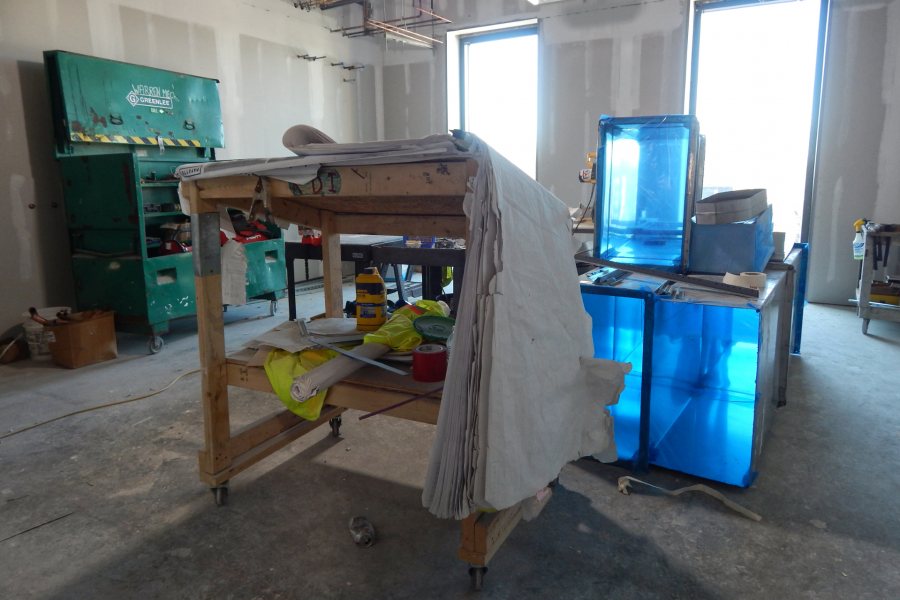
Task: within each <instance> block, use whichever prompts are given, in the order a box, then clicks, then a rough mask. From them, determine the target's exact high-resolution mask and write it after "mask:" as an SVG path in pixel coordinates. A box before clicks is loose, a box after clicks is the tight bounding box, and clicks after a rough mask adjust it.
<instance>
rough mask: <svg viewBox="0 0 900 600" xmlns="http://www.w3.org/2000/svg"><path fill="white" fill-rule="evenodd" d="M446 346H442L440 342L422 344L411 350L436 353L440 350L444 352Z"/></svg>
mask: <svg viewBox="0 0 900 600" xmlns="http://www.w3.org/2000/svg"><path fill="white" fill-rule="evenodd" d="M446 351H447V347H446V346H442V345H441V344H422V345H421V346H417V347H416V349H415V350H413V352H419V353H421V354H438V353H441V352H446Z"/></svg>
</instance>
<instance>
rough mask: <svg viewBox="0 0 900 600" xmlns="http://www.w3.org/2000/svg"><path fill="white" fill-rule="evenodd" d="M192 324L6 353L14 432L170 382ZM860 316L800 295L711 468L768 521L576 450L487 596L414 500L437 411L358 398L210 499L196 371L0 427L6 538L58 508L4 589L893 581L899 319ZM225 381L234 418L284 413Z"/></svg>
mask: <svg viewBox="0 0 900 600" xmlns="http://www.w3.org/2000/svg"><path fill="white" fill-rule="evenodd" d="M317 302H319V303H320V302H321V300H320V298H318V297H317V296H316V295H315V294H311V295H309V296H308V297H307V298H306V301H305V303H304V304H303V307H304V308H303V309H302V310H301V314H303V310H306V311H307V312H306V314H311V313H312V312H314V311H315V310H316V303H317ZM282 304H283V305H285V306H282V307H281V309H280V315H279V316H281V317H282V318H285V317H284V313H285V312H286V303H285V302H282ZM265 312H266V308H265V307H264V305H255V306H253V305H251V306H248V307H244V308H241V309H239V310H231V311H229V312H228V313H227V315H226V317H227V320H228V321H229V322H230V324H229V325H228V326H227V328H226V329H227V343H228V345H229V347H236V346H239V345H240V344H241V343H242V342H243V341H244V340H246V339H247V338H248V337H249V336H252V335H253V334H254V333H256V332H258V331H260V330H262V329H264V328H268V327H270V326H272V325H273V324H274V322H273V320H272V319H269V318H264V315H265ZM192 327H194V325H193V324H192V323H191V322H190V321H186V322H182V323H179V324H178V325H177V327H176V331H175V332H173V333H172V334H171V335H170V336H168V345H167V347H166V349H165V350H164V351H163V352H162V353H161V354H158V355H155V356H147V355H145V354H144V346H143V344H144V340H143V339H140V338H137V337H133V336H125V335H122V336H120V338H119V341H120V353H121V356H120V358H119V359H118V360H116V361H114V362H109V363H105V364H101V365H95V366H92V367H86V368H83V369H80V370H77V371H67V370H63V369H58V368H55V367H53V366H52V365H49V364H39V363H35V362H20V363H15V364H13V365H10V366H4V367H0V378H2V385H0V433H3V432H7V431H11V430H15V429H19V428H21V427H23V426H27V425H29V424H31V423H34V422H37V421H40V420H44V419H47V418H51V417H53V416H56V415H59V414H61V413H64V412H69V411H72V410H76V409H79V408H84V407H88V406H92V405H97V404H101V403H104V402H109V401H113V400H117V399H122V398H126V397H134V396H136V395H140V394H142V393H146V392H147V391H150V390H153V389H158V388H159V387H162V386H163V385H165V384H166V383H168V382H169V381H170V380H171V379H172V378H173V377H175V376H176V375H178V374H179V373H183V372H185V371H188V370H190V369H193V368H195V367H196V365H197V351H196V344H195V338H194V335H193V331H194V330H193V329H192ZM870 332H871V334H872V335H870V336H868V337H863V336H862V335H861V333H860V322H859V320H858V319H857V318H856V317H855V316H854V314H853V313H852V312H850V311H848V310H846V309H839V308H834V307H825V306H810V307H808V310H807V318H806V324H805V328H804V339H803V355H802V357H799V358H794V359H793V362H792V367H791V378H790V390H789V404H788V406H787V407H785V408H783V409H780V411H779V414H778V415H777V418H776V421H775V424H774V427H773V429H772V431H771V432H770V435H769V437H768V441H767V448H766V450H765V453H764V457H763V460H762V465H761V473H760V476H759V478H758V479H757V481H756V483H755V485H754V486H753V487H752V488H750V489H748V490H740V489H736V488H731V487H729V486H724V485H715V487H716V488H718V489H720V490H722V491H723V492H725V493H727V494H728V495H729V496H730V497H731V498H733V499H734V500H736V501H737V502H739V503H741V504H743V505H745V506H746V507H748V508H750V509H752V510H754V511H756V512H758V513H760V514H761V515H763V521H762V522H760V523H756V522H753V521H750V520H748V519H745V518H743V517H740V516H738V515H737V514H735V513H733V512H730V511H728V510H727V509H725V508H724V507H723V506H722V505H721V504H719V503H718V502H716V501H715V500H713V499H711V498H709V497H706V496H702V495H689V496H686V497H681V498H678V499H674V498H668V497H664V496H658V495H652V494H648V493H646V492H643V491H638V492H637V493H635V494H632V495H630V496H624V495H621V494H619V493H617V491H616V478H617V477H618V476H620V475H622V474H623V473H624V471H622V470H621V469H618V468H615V467H611V466H606V465H601V464H599V463H595V462H592V461H587V460H582V461H579V462H576V463H574V464H571V465H569V466H567V467H566V468H565V470H564V471H563V472H562V474H561V476H560V483H561V485H560V486H559V487H558V488H557V493H556V494H555V495H554V498H553V500H552V501H551V503H550V504H549V505H548V507H547V509H546V510H545V511H544V513H543V514H542V515H541V516H540V517H539V518H538V519H537V520H535V521H533V522H531V523H526V524H522V525H520V526H519V527H518V528H517V529H516V530H515V531H514V532H513V534H512V535H511V537H510V538H509V540H508V541H507V543H506V545H505V546H504V547H503V548H502V550H501V551H500V552H499V554H498V555H497V556H496V558H495V559H494V561H493V562H492V564H491V569H490V573H489V574H488V575H487V577H486V579H485V589H484V591H482V592H481V593H480V595H479V594H475V593H472V592H470V591H469V580H468V576H467V574H466V569H465V566H464V564H463V563H461V562H460V561H459V560H457V559H456V557H455V553H456V548H457V543H458V528H457V524H456V523H455V522H451V521H441V520H438V519H435V518H433V517H432V516H431V515H430V514H429V513H428V512H427V511H426V510H425V509H423V508H422V507H421V501H420V494H421V488H420V486H421V482H422V480H423V477H424V472H425V464H426V457H427V454H428V449H429V446H430V442H431V438H432V427H430V426H425V425H420V424H415V423H409V422H405V421H400V420H396V419H393V418H390V417H378V418H374V419H370V420H367V421H364V422H359V421H358V420H357V419H356V418H355V414H354V413H347V415H345V417H344V427H343V429H342V433H343V437H342V438H340V439H333V438H331V437H330V436H329V435H328V431H327V430H326V429H327V428H325V427H323V428H320V430H317V431H315V432H314V433H313V434H311V435H309V436H307V438H305V439H302V440H300V441H298V442H295V443H294V444H292V445H291V446H289V447H288V448H286V449H284V450H282V451H280V452H278V453H276V454H275V455H273V456H272V457H270V458H268V459H267V460H265V461H264V462H262V463H260V464H259V465H257V466H256V467H254V468H252V469H251V470H249V471H247V472H245V473H243V474H241V475H240V476H238V477H237V478H236V479H235V480H234V481H233V482H232V486H231V496H230V499H229V503H228V505H227V506H225V507H222V508H216V507H215V506H214V504H213V500H212V497H211V495H210V493H209V492H208V491H207V490H206V488H205V487H204V486H203V485H202V484H201V483H200V482H199V480H198V478H197V463H196V453H197V449H198V447H199V446H200V443H201V438H202V433H201V431H202V430H201V427H202V421H201V413H200V410H199V379H198V378H197V376H196V375H192V376H189V377H186V378H185V379H183V380H182V381H180V382H179V383H178V384H176V386H174V387H173V388H171V389H170V390H168V391H166V392H164V393H162V394H160V395H158V396H155V397H153V398H150V399H147V400H141V401H139V402H136V403H133V404H128V405H123V406H119V407H114V408H109V409H104V410H102V411H99V412H91V413H87V414H81V415H78V416H74V417H71V418H68V419H65V420H62V421H58V422H55V423H52V424H50V425H46V426H44V427H41V428H39V429H35V430H32V431H29V432H26V433H23V434H20V435H16V436H13V437H10V438H7V439H4V440H2V442H0V539H4V538H8V537H9V536H13V535H15V534H17V533H19V532H22V531H24V530H27V529H29V528H30V527H34V526H35V525H40V524H41V523H44V522H46V521H49V520H51V519H54V518H56V517H60V516H62V515H68V516H66V517H64V518H62V519H60V520H57V521H55V522H52V523H50V524H47V525H44V526H42V527H39V528H36V529H33V530H31V531H28V532H26V533H21V534H20V535H15V537H12V538H10V539H5V541H2V542H0V597H2V598H166V599H169V598H356V599H359V598H464V597H473V598H475V597H481V598H510V599H512V598H566V599H568V598H607V597H608V598H900V573H898V565H900V476H898V470H897V464H898V457H900V452H898V439H900V435H898V434H900V417H898V414H900V413H898V410H897V408H898V406H900V394H898V392H897V389H898V388H897V376H898V368H897V365H900V325H898V324H891V323H884V322H878V321H873V323H872V325H871V327H870ZM876 390H880V391H876ZM232 398H233V400H234V402H233V413H232V422H233V425H234V426H240V425H242V424H245V423H248V422H250V421H252V420H254V419H256V418H258V417H260V416H262V415H264V414H267V413H268V412H271V411H273V410H275V409H276V408H278V403H277V400H275V399H274V397H268V396H266V395H262V394H254V393H251V392H245V391H241V390H234V391H233V392H232ZM646 478H647V479H649V480H651V481H653V482H656V483H659V484H660V485H665V486H669V487H676V486H682V485H687V484H690V483H693V482H695V481H696V480H694V479H693V478H691V477H687V476H684V475H680V474H678V473H673V472H667V471H663V470H659V469H654V470H652V471H651V472H650V473H649V474H648V475H647V476H646ZM355 515H366V516H367V517H369V518H370V519H371V520H372V521H373V523H374V524H375V525H376V527H377V528H378V532H379V536H380V538H379V541H378V543H377V544H376V545H375V546H374V547H373V548H370V549H359V548H357V547H356V546H354V544H353V543H352V542H351V540H350V536H349V534H348V531H347V523H348V521H349V520H350V517H352V516H355Z"/></svg>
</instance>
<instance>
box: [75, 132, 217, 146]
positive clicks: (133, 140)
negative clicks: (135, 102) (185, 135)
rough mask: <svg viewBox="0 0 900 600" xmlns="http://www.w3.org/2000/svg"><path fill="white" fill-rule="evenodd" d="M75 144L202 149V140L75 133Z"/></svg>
mask: <svg viewBox="0 0 900 600" xmlns="http://www.w3.org/2000/svg"><path fill="white" fill-rule="evenodd" d="M71 140H72V141H73V142H99V143H101V144H139V145H143V146H159V143H160V142H162V145H163V146H169V147H181V148H200V147H201V144H200V140H182V139H177V138H164V137H160V138H156V137H142V136H138V135H103V134H99V133H97V134H94V135H89V134H86V133H80V132H77V131H76V132H74V133H72V135H71Z"/></svg>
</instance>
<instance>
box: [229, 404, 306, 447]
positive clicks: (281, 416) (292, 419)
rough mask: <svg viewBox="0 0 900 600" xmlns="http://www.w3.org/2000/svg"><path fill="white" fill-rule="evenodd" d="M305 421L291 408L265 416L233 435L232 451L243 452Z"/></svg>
mask: <svg viewBox="0 0 900 600" xmlns="http://www.w3.org/2000/svg"><path fill="white" fill-rule="evenodd" d="M303 421H304V419H303V418H302V417H298V416H297V415H295V414H294V413H292V412H291V411H289V410H283V411H280V412H277V413H275V414H272V415H269V416H267V417H263V418H262V419H259V420H257V421H255V422H254V423H251V424H250V425H247V426H246V427H244V428H243V429H241V430H240V431H239V432H237V433H235V434H234V435H232V437H231V453H232V454H233V455H235V456H237V455H239V454H243V453H245V452H247V451H248V450H250V449H251V448H254V447H256V446H258V445H260V444H261V443H263V442H265V441H266V440H267V439H269V438H271V437H274V436H276V435H279V434H281V433H282V432H284V431H287V430H288V429H291V428H292V427H294V426H296V425H299V424H300V423H302V422H303Z"/></svg>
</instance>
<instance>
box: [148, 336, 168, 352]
mask: <svg viewBox="0 0 900 600" xmlns="http://www.w3.org/2000/svg"><path fill="white" fill-rule="evenodd" d="M165 345H166V342H165V341H164V340H163V339H162V337H161V336H158V335H151V336H150V339H149V340H147V350H149V351H150V354H157V353H159V352H160V351H161V350H162V349H163V346H165Z"/></svg>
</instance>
